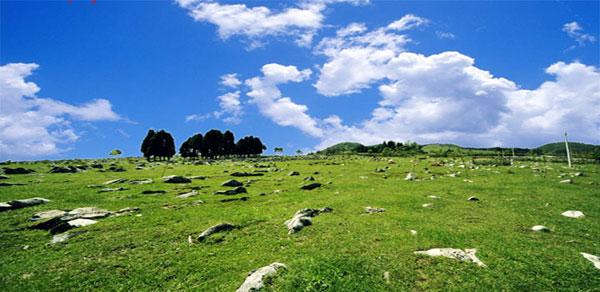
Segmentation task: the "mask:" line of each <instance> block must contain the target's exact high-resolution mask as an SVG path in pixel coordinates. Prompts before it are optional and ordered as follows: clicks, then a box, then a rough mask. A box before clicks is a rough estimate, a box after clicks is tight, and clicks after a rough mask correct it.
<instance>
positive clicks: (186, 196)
mask: <svg viewBox="0 0 600 292" xmlns="http://www.w3.org/2000/svg"><path fill="white" fill-rule="evenodd" d="M197 195H198V192H197V191H191V192H189V193H185V194H181V195H179V196H177V198H179V199H185V198H190V197H193V196H197Z"/></svg>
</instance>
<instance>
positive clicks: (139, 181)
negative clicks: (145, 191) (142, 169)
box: [129, 178, 154, 185]
mask: <svg viewBox="0 0 600 292" xmlns="http://www.w3.org/2000/svg"><path fill="white" fill-rule="evenodd" d="M153 182H154V181H153V180H151V179H149V178H147V179H136V180H132V181H130V182H129V183H130V184H132V185H145V184H151V183H153Z"/></svg>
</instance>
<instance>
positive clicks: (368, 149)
mask: <svg viewBox="0 0 600 292" xmlns="http://www.w3.org/2000/svg"><path fill="white" fill-rule="evenodd" d="M421 148H422V146H421V145H419V144H417V143H415V142H406V143H402V142H394V141H384V142H383V143H381V144H376V145H371V146H364V145H362V144H359V143H349V142H345V143H340V144H336V145H333V146H331V147H329V148H327V149H324V150H321V151H319V152H318V153H320V154H326V155H332V154H361V153H362V154H367V153H368V154H382V155H386V156H393V155H397V156H404V155H412V154H420V153H423V151H422V149H421Z"/></svg>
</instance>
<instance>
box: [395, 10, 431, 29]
mask: <svg viewBox="0 0 600 292" xmlns="http://www.w3.org/2000/svg"><path fill="white" fill-rule="evenodd" d="M428 22H429V20H427V19H425V18H422V17H418V16H415V15H412V14H407V15H404V16H403V17H402V18H400V19H398V20H396V21H394V22H392V23H390V24H389V25H388V26H387V28H388V29H393V30H398V31H403V30H409V29H413V28H415V27H418V26H421V25H424V24H426V23H428Z"/></svg>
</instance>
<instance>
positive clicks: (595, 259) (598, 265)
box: [581, 252, 600, 270]
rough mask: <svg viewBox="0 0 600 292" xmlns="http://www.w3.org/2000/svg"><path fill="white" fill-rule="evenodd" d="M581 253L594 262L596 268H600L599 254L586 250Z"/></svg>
mask: <svg viewBox="0 0 600 292" xmlns="http://www.w3.org/2000/svg"><path fill="white" fill-rule="evenodd" d="M581 255H582V256H583V257H584V258H585V259H587V260H588V261H590V262H592V264H594V267H596V269H598V270H600V257H599V256H595V255H593V254H589V253H585V252H582V253H581Z"/></svg>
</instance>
